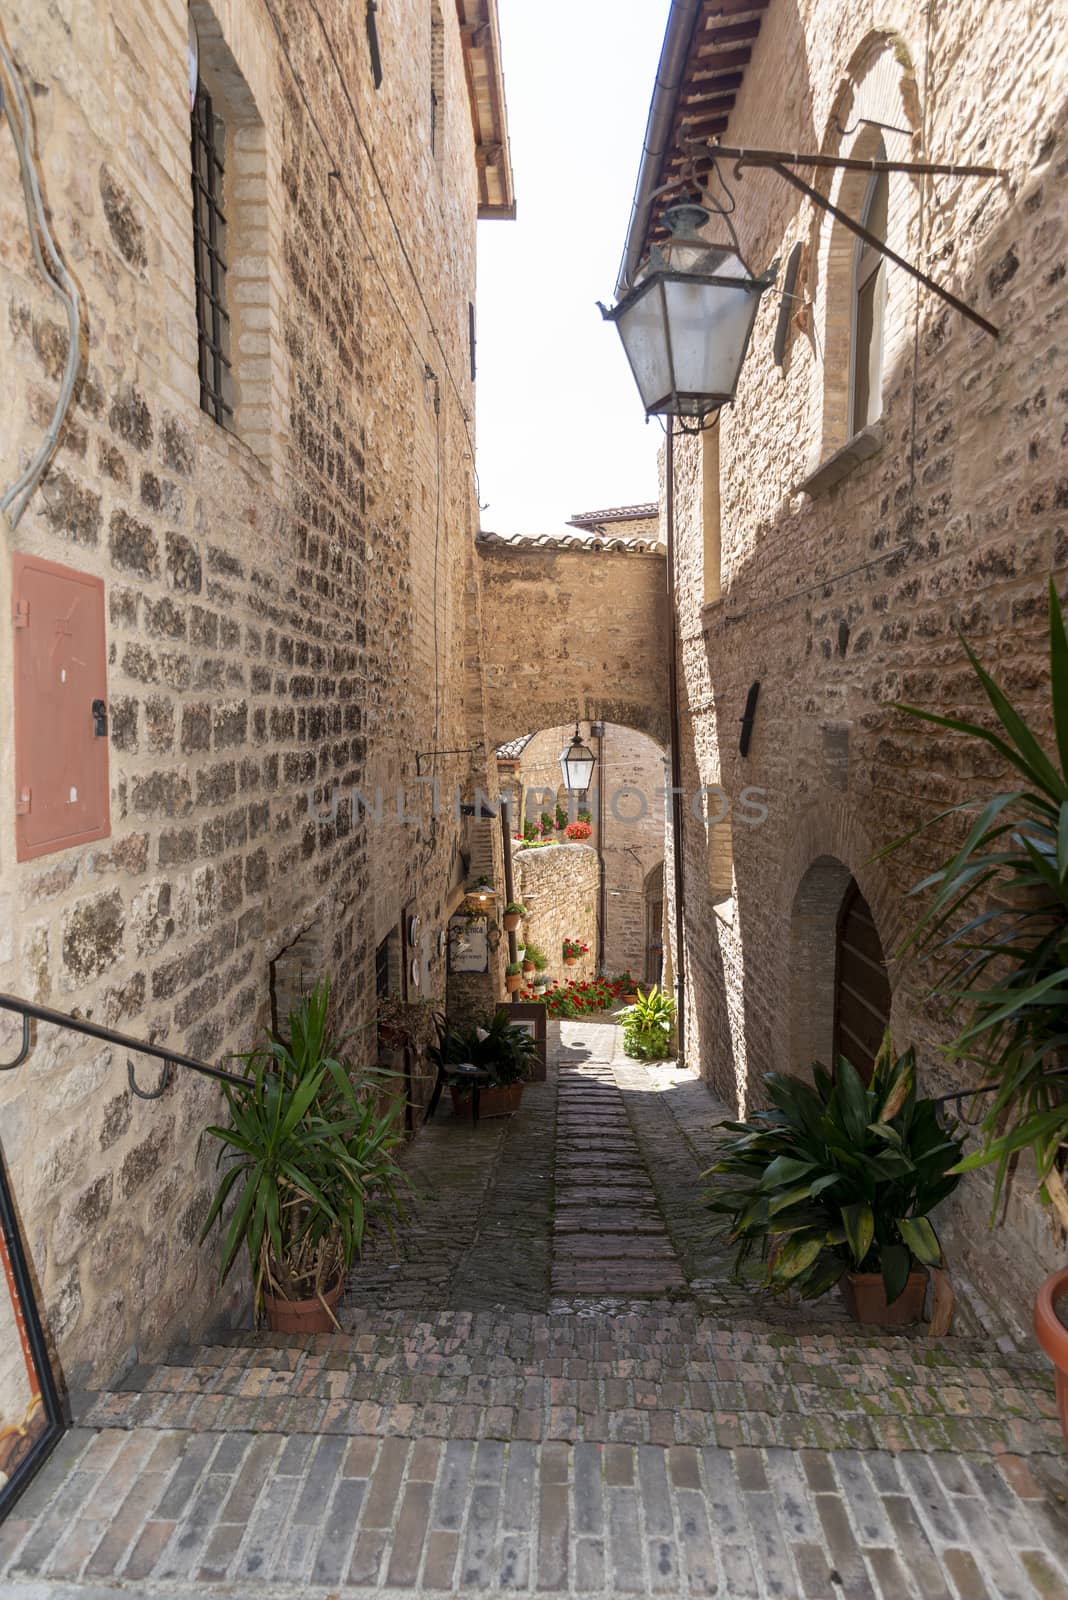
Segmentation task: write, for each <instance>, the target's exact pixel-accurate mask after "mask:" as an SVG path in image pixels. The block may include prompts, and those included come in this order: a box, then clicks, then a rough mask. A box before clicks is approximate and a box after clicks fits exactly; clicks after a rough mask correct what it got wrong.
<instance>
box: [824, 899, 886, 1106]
mask: <svg viewBox="0 0 1068 1600" xmlns="http://www.w3.org/2000/svg"><path fill="white" fill-rule="evenodd" d="M889 1026H890V978H889V974H888V973H887V970H886V959H885V957H884V955H883V947H882V943H881V941H880V939H879V933H878V930H877V928H876V926H875V922H874V919H873V918H872V914H871V909H870V907H869V905H868V902H867V901H866V900H865V898H864V896H863V895H862V894H861V892H860V889H859V887H858V886H857V883H856V881H855V880H851V881H850V884H849V887H848V888H847V890H846V892H845V896H844V898H843V900H842V905H841V908H840V910H839V912H838V927H837V937H836V940H835V969H834V1060H835V1063H837V1061H838V1057H839V1056H845V1058H846V1060H847V1061H851V1062H852V1063H853V1065H854V1066H855V1067H856V1069H857V1071H858V1072H859V1073H860V1075H861V1077H862V1078H863V1079H864V1081H865V1083H867V1081H868V1079H869V1078H870V1077H871V1074H872V1068H873V1067H874V1066H875V1057H876V1056H877V1055H878V1053H879V1046H880V1045H881V1044H882V1041H883V1034H884V1033H885V1032H886V1030H887V1028H888V1027H889Z"/></svg>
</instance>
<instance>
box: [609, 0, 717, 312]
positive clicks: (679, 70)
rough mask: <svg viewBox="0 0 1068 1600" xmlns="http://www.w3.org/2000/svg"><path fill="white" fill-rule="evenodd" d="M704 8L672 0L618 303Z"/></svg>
mask: <svg viewBox="0 0 1068 1600" xmlns="http://www.w3.org/2000/svg"><path fill="white" fill-rule="evenodd" d="M702 5H703V0H671V11H670V13H669V15H668V23H667V28H666V30H665V32H664V43H663V47H662V48H661V51H660V64H659V66H658V67H657V69H656V83H655V85H654V87H653V98H652V101H651V103H650V106H649V119H648V121H647V122H646V125H645V139H644V141H643V144H642V159H641V165H640V166H639V168H638V181H637V184H636V185H635V188H634V200H633V203H632V205H631V211H630V225H629V227H628V228H627V242H626V244H625V245H624V247H623V260H622V261H621V263H620V267H619V277H618V279H617V280H616V299H617V300H618V299H621V298H622V296H623V295H624V294H625V293H626V291H627V289H629V288H630V286H631V284H632V283H633V281H634V274H635V273H636V271H637V269H638V266H639V264H640V261H641V253H642V246H643V243H644V240H645V233H646V229H647V227H648V222H649V206H650V204H651V202H652V197H653V191H654V190H655V188H656V186H657V183H658V182H659V176H660V167H661V163H662V161H663V158H664V151H665V150H666V148H667V145H668V141H669V140H670V138H671V130H672V127H673V125H674V121H675V106H676V102H677V99H678V93H679V89H680V87H681V84H682V75H683V71H684V69H685V66H686V61H687V57H688V56H689V53H690V41H691V39H692V38H693V30H694V25H695V23H696V21H697V18H698V16H699V14H700V12H701V8H702Z"/></svg>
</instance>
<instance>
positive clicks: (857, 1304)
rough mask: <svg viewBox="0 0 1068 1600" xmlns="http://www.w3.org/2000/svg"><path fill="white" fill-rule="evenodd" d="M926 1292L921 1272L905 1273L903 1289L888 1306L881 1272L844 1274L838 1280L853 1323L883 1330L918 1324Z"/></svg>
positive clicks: (925, 1277)
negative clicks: (862, 1323) (907, 1276)
mask: <svg viewBox="0 0 1068 1600" xmlns="http://www.w3.org/2000/svg"><path fill="white" fill-rule="evenodd" d="M926 1293H927V1274H926V1272H924V1271H922V1269H914V1270H913V1271H912V1272H910V1273H909V1278H908V1282H907V1283H906V1285H905V1287H904V1289H903V1290H902V1292H901V1293H900V1294H899V1295H898V1297H897V1299H896V1300H895V1301H893V1302H892V1304H890V1305H887V1303H886V1285H885V1284H884V1283H883V1275H882V1273H881V1272H847V1273H846V1275H845V1277H844V1278H843V1279H842V1298H843V1299H844V1300H845V1303H846V1307H847V1308H848V1311H849V1315H850V1316H851V1317H852V1318H853V1320H854V1322H869V1323H874V1324H875V1325H876V1326H878V1327H883V1328H907V1327H908V1325H909V1323H910V1322H919V1320H920V1318H921V1317H922V1316H923V1302H924V1297H925V1295H926Z"/></svg>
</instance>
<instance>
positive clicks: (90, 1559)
mask: <svg viewBox="0 0 1068 1600" xmlns="http://www.w3.org/2000/svg"><path fill="white" fill-rule="evenodd" d="M562 1032H563V1039H562V1042H561V1046H560V1049H559V1051H558V1052H557V1054H558V1066H557V1067H554V1070H553V1071H551V1072H550V1076H549V1080H548V1081H547V1082H546V1083H545V1084H542V1085H536V1086H533V1087H532V1088H530V1089H528V1090H527V1092H526V1094H525V1096H524V1108H523V1111H522V1112H521V1113H520V1115H519V1116H517V1117H515V1118H513V1119H511V1120H510V1121H501V1122H495V1123H494V1122H489V1123H484V1124H482V1125H481V1126H480V1127H479V1128H478V1129H477V1130H476V1129H473V1128H472V1127H471V1125H470V1124H469V1123H467V1124H464V1123H462V1122H461V1120H460V1119H452V1118H451V1117H449V1116H448V1114H447V1113H444V1112H443V1113H442V1114H441V1116H440V1120H439V1121H436V1122H435V1124H433V1125H432V1126H431V1127H430V1128H428V1129H427V1130H425V1131H424V1133H422V1134H421V1135H420V1136H419V1138H418V1139H416V1141H415V1142H414V1143H413V1145H412V1147H411V1150H410V1164H411V1172H412V1175H413V1179H414V1181H415V1182H416V1184H417V1187H418V1190H419V1195H418V1198H417V1199H416V1200H415V1202H414V1204H413V1207H412V1215H411V1217H410V1220H409V1223H408V1225H407V1226H406V1227H405V1228H404V1229H403V1230H402V1231H401V1232H400V1233H399V1234H398V1237H397V1241H396V1244H393V1243H391V1242H390V1241H389V1239H388V1238H387V1237H383V1238H382V1239H379V1240H377V1241H376V1242H375V1244H374V1247H373V1248H372V1249H371V1250H369V1252H368V1254H367V1256H366V1258H365V1260H364V1262H363V1263H361V1266H360V1269H359V1271H358V1272H357V1273H356V1274H355V1275H354V1280H353V1283H352V1285H351V1291H350V1293H349V1295H348V1296H347V1299H346V1308H345V1313H344V1320H345V1324H346V1332H345V1333H343V1334H336V1335H331V1336H324V1337H317V1338H298V1337H296V1336H279V1335H270V1334H266V1333H252V1332H235V1333H231V1334H229V1335H227V1336H226V1337H225V1338H224V1339H222V1340H220V1341H219V1342H218V1343H215V1344H212V1345H204V1346H200V1347H196V1348H190V1349H179V1350H175V1351H173V1352H171V1355H170V1357H169V1358H168V1360H167V1361H166V1362H164V1363H161V1364H160V1365H157V1366H153V1367H150V1368H137V1369H135V1370H134V1371H132V1372H130V1373H129V1374H127V1375H126V1377H125V1378H124V1379H123V1380H122V1382H121V1383H119V1384H116V1385H115V1386H114V1387H113V1388H112V1389H111V1390H110V1391H107V1392H103V1393H99V1394H94V1395H90V1396H86V1397H83V1400H82V1402H81V1403H80V1406H79V1415H78V1424H79V1425H78V1426H77V1427H76V1428H75V1429H74V1430H73V1431H72V1432H71V1433H70V1434H68V1436H67V1437H66V1438H65V1439H64V1441H63V1443H62V1445H61V1446H60V1448H59V1450H58V1451H57V1453H56V1454H55V1455H54V1456H53V1457H52V1459H51V1461H50V1462H49V1463H48V1464H47V1465H46V1467H45V1468H44V1469H43V1471H42V1473H41V1474H40V1475H39V1477H38V1478H37V1479H36V1480H35V1482H34V1483H33V1485H32V1486H31V1488H30V1489H29V1490H28V1491H27V1493H26V1495H25V1496H24V1497H23V1498H22V1500H21V1501H20V1502H19V1504H18V1505H17V1506H16V1507H15V1510H14V1513H13V1514H12V1515H11V1517H10V1518H9V1519H8V1521H7V1522H6V1523H5V1524H4V1525H3V1527H2V1528H0V1595H2V1596H3V1597H4V1600H8V1597H10V1600H45V1597H47V1600H105V1597H107V1600H113V1597H117V1596H118V1595H120V1594H123V1595H129V1594H131V1593H133V1594H137V1595H156V1594H158V1595H161V1596H162V1595H171V1596H188V1597H190V1600H192V1597H193V1596H196V1597H198V1600H222V1596H223V1595H226V1596H228V1597H230V1600H251V1597H252V1596H253V1595H255V1596H257V1597H263V1600H273V1597H275V1596H277V1597H278V1600H282V1597H290V1596H296V1595H298V1594H299V1595H302V1596H305V1595H307V1596H312V1597H313V1600H326V1597H327V1596H334V1597H336V1596H338V1595H340V1594H348V1593H351V1594H358V1593H374V1594H376V1595H379V1596H382V1597H384V1600H388V1597H390V1596H398V1595H401V1594H404V1595H410V1594H418V1595H424V1596H433V1595H444V1594H455V1593H457V1592H463V1593H468V1594H473V1593H475V1592H478V1591H481V1592H483V1593H486V1592H491V1593H509V1592H516V1591H520V1592H537V1593H545V1594H553V1593H556V1594H568V1595H580V1594H581V1595H588V1596H595V1597H599V1596H605V1597H606V1596H609V1595H612V1596H615V1595H620V1594H640V1595H645V1594H659V1595H711V1594H718V1595H720V1596H754V1597H771V1596H777V1597H798V1600H801V1597H804V1600H808V1597H828V1600H829V1597H831V1596H835V1597H838V1596H846V1597H847V1600H868V1597H871V1600H900V1597H907V1596H912V1597H914V1600H943V1597H944V1600H983V1597H988V1600H1016V1597H1020V1600H1032V1597H1043V1600H1055V1597H1062V1600H1068V1581H1066V1574H1065V1565H1064V1563H1065V1557H1066V1555H1068V1501H1066V1498H1065V1496H1066V1492H1068V1481H1066V1478H1065V1474H1064V1469H1063V1456H1064V1447H1063V1442H1062V1440H1061V1437H1060V1431H1059V1425H1058V1423H1057V1421H1056V1418H1055V1415H1054V1403H1053V1387H1052V1381H1051V1377H1050V1373H1049V1370H1048V1368H1047V1365H1046V1363H1045V1361H1044V1360H1043V1358H1042V1357H1041V1356H1040V1355H1038V1354H1037V1353H1035V1352H1034V1351H1029V1350H1018V1349H1014V1348H1012V1347H1011V1345H1010V1344H1009V1343H1008V1342H1007V1341H1004V1340H1003V1341H1002V1342H1001V1345H1000V1347H999V1344H998V1342H997V1341H996V1340H995V1339H994V1338H993V1337H991V1336H990V1335H989V1334H984V1335H981V1336H980V1335H979V1330H978V1329H977V1328H976V1327H968V1326H966V1327H965V1333H964V1335H963V1336H961V1335H958V1336H955V1337H951V1338H949V1339H945V1340H942V1341H932V1340H928V1339H927V1338H925V1337H923V1335H922V1331H920V1332H918V1333H916V1334H911V1333H909V1334H899V1335H877V1334H872V1333H871V1332H870V1331H867V1330H863V1331H862V1330H859V1329H857V1328H855V1327H854V1326H853V1325H852V1324H850V1323H846V1322H843V1321H842V1320H841V1313H840V1310H838V1309H837V1308H835V1307H834V1306H832V1307H831V1308H830V1309H829V1310H828V1309H827V1308H826V1307H825V1308H823V1309H822V1310H821V1311H819V1313H818V1317H819V1319H820V1320H818V1321H815V1320H813V1316H814V1315H816V1314H813V1313H807V1314H806V1316H805V1317H803V1318H802V1317H798V1315H797V1313H796V1311H793V1312H791V1310H790V1309H789V1308H780V1309H778V1310H777V1311H776V1312H775V1313H774V1315H773V1314H772V1313H771V1312H770V1311H769V1309H768V1308H767V1307H764V1306H761V1305H757V1304H754V1303H753V1301H752V1297H751V1295H750V1294H749V1293H748V1291H745V1290H739V1289H738V1288H737V1287H736V1286H733V1285H731V1284H730V1283H729V1280H728V1276H727V1270H726V1269H727V1264H726V1262H725V1261H724V1260H723V1258H722V1256H721V1255H720V1254H717V1252H716V1251H715V1250H714V1249H713V1248H712V1247H710V1245H709V1243H708V1240H707V1238H706V1237H705V1236H704V1215H703V1213H702V1211H701V1206H700V1189H699V1184H698V1182H697V1179H698V1175H699V1173H700V1171H701V1170H702V1169H703V1167H704V1166H707V1164H708V1161H709V1159H710V1157H711V1151H712V1146H713V1142H714V1134H713V1132H712V1129H713V1127H714V1123H715V1121H716V1118H717V1117H718V1116H719V1115H721V1114H722V1108H721V1107H717V1106H716V1103H715V1102H714V1101H713V1100H711V1098H710V1097H709V1096H708V1094H707V1092H706V1091H705V1089H704V1087H703V1085H701V1084H700V1083H697V1082H695V1081H694V1080H693V1079H692V1078H691V1077H689V1076H688V1075H686V1074H680V1073H678V1072H676V1071H675V1070H674V1069H673V1068H667V1067H646V1066H642V1065H639V1064H636V1063H633V1062H628V1061H626V1060H625V1058H622V1057H620V1056H618V1055H617V1054H616V1053H615V1046H616V1043H617V1036H615V1035H614V1034H613V1030H612V1029H611V1028H610V1027H609V1026H606V1025H604V1024H601V1025H599V1026H598V1025H591V1024H575V1025H570V1026H565V1028H564V1029H563V1030H562Z"/></svg>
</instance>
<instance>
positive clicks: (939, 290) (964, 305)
mask: <svg viewBox="0 0 1068 1600" xmlns="http://www.w3.org/2000/svg"><path fill="white" fill-rule="evenodd" d="M690 149H691V151H692V152H694V153H695V154H696V153H697V152H698V151H700V153H702V154H706V155H710V156H712V157H713V159H716V158H718V157H721V156H722V157H724V158H725V159H726V160H728V161H733V162H734V172H735V176H740V175H741V172H742V169H743V168H744V167H768V168H770V169H771V171H772V172H776V173H778V175H779V177H780V178H785V180H786V182H787V183H789V184H791V185H792V186H793V188H795V189H797V190H799V191H800V193H801V194H803V195H807V196H808V198H809V199H810V200H811V201H813V203H814V204H815V205H817V206H819V208H820V210H821V211H826V212H827V214H828V215H829V216H832V217H834V218H835V220H836V221H838V222H840V223H841V224H842V226H843V227H844V228H848V229H849V231H850V233H854V234H856V236H857V238H858V239H862V240H863V241H864V243H865V244H866V245H869V246H870V247H871V248H872V249H873V250H877V251H878V252H879V254H880V255H883V256H885V257H886V259H887V260H888V261H892V262H893V263H894V265H895V266H898V267H900V268H901V269H902V271H904V272H907V273H908V274H909V276H910V277H912V278H915V279H916V280H917V281H918V282H919V283H922V284H923V286H924V288H926V289H930V291H931V293H932V294H935V295H937V296H938V298H939V299H940V300H944V301H945V303H946V304H947V305H949V306H952V307H953V309H954V311H959V312H960V314H961V316H963V317H967V318H968V319H969V321H971V322H974V323H975V324H976V326H977V327H980V328H982V330H983V332H984V333H989V334H990V335H991V337H992V338H994V339H996V338H998V336H999V333H1000V330H999V329H998V328H997V327H996V326H995V324H994V323H992V322H989V321H988V320H987V318H986V317H984V316H982V315H981V314H980V313H979V312H978V311H976V310H975V308H974V306H970V305H969V304H968V302H967V301H966V300H962V299H961V298H960V296H959V295H955V294H954V293H953V292H952V290H950V289H947V288H946V287H945V286H944V284H941V283H939V282H938V280H937V279H936V278H932V277H931V275H930V273H927V272H923V271H922V270H921V269H920V268H919V267H916V266H913V264H912V262H911V261H907V260H906V259H905V257H904V256H901V255H898V253H897V251H896V250H892V249H891V248H890V246H889V245H888V244H887V243H886V242H885V241H884V240H882V239H880V238H878V237H877V236H876V235H875V234H874V233H871V232H870V231H869V230H868V229H867V228H865V227H864V226H863V224H862V223H859V222H857V221H856V220H855V218H853V217H851V216H850V215H849V213H848V212H846V211H843V210H842V208H841V206H836V205H835V204H834V203H833V201H831V200H828V199H827V196H826V195H823V194H820V192H819V190H818V189H816V188H814V187H813V186H812V184H811V183H808V182H807V181H806V180H805V179H804V178H802V177H800V176H799V175H798V174H797V173H796V172H792V171H791V170H790V169H791V167H820V168H829V169H832V170H843V171H846V172H871V173H877V172H903V173H906V174H907V175H909V176H910V177H917V178H938V177H950V178H1006V177H1008V174H1007V173H1006V172H1005V171H1003V170H1002V169H1001V168H1000V167H974V166H959V165H956V164H953V163H948V162H941V161H880V160H874V159H873V160H867V159H864V158H862V157H860V156H825V155H812V154H801V153H800V152H798V151H794V152H790V151H788V150H760V149H754V148H751V147H747V146H732V145H724V144H715V143H709V144H705V143H702V144H700V145H698V144H697V143H695V142H694V141H690ZM691 185H692V179H690V178H685V179H679V180H678V183H677V184H675V183H672V184H668V185H665V188H664V190H661V191H660V192H661V193H663V192H665V190H667V189H670V188H675V187H687V186H691Z"/></svg>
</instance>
